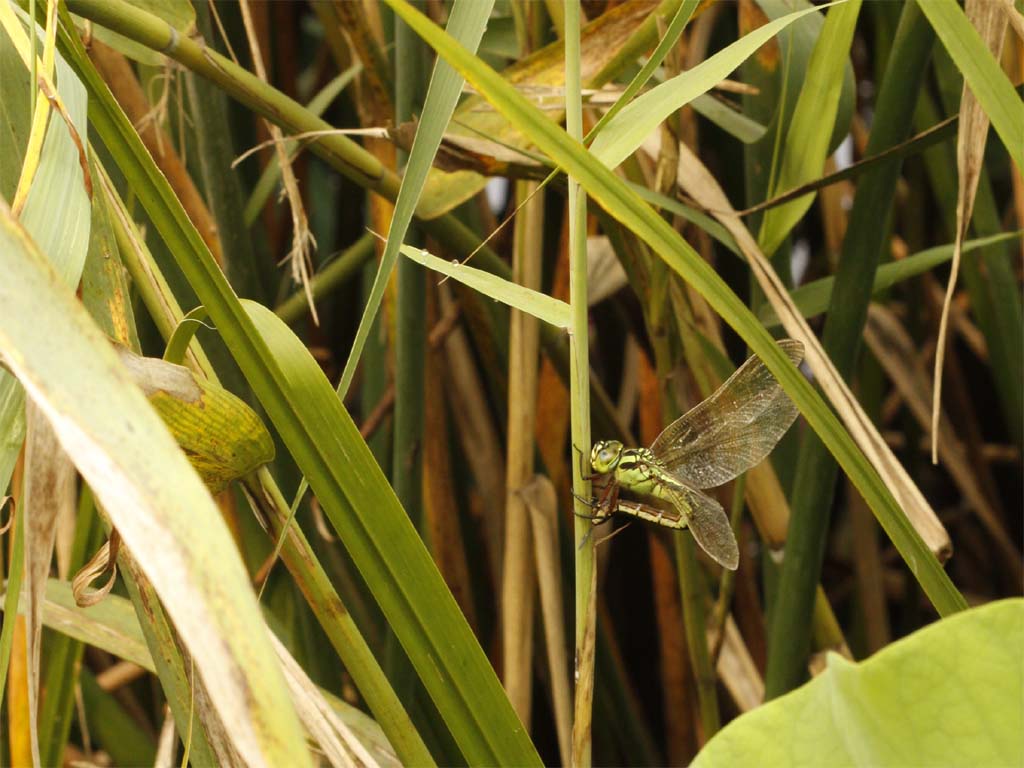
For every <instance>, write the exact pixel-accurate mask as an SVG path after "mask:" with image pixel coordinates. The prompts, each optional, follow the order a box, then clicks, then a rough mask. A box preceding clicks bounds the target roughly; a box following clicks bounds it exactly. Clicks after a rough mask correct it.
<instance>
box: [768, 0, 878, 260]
mask: <svg viewBox="0 0 1024 768" xmlns="http://www.w3.org/2000/svg"><path fill="white" fill-rule="evenodd" d="M860 6H861V3H860V0H847V1H846V2H844V3H841V4H840V5H837V6H836V7H834V8H832V9H831V10H830V11H829V12H828V16H827V17H826V18H825V24H824V26H823V27H822V30H821V34H820V36H819V37H818V40H817V42H816V43H815V45H814V51H813V52H812V53H811V60H810V63H809V65H808V67H807V74H806V77H805V78H804V81H803V85H802V87H801V88H800V96H799V97H798V98H797V102H796V108H795V109H794V110H793V117H792V119H791V120H790V123H789V129H788V130H787V131H786V138H785V143H784V144H783V146H782V163H781V167H780V168H779V173H778V176H777V177H776V178H775V182H774V184H773V185H772V189H771V193H770V195H769V196H774V195H777V194H778V193H779V192H781V191H783V190H787V189H792V188H793V187H797V186H800V185H801V184H804V183H806V182H808V181H811V180H813V179H814V178H816V177H817V176H819V175H821V172H822V168H823V166H824V164H825V156H826V154H827V153H828V145H829V140H830V139H831V137H832V133H833V126H834V125H835V122H836V114H837V112H838V111H839V96H840V93H841V92H842V88H843V75H844V74H845V73H846V67H847V63H848V61H849V56H850V44H851V43H852V42H853V31H854V28H855V27H856V25H857V17H858V15H859V12H860ZM813 201H814V195H813V194H810V195H804V196H803V197H800V198H798V199H796V200H792V201H790V202H788V203H786V204H784V205H780V206H777V207H775V208H770V209H769V210H768V211H767V212H766V213H765V215H764V218H763V219H762V220H761V233H760V237H758V244H759V245H760V246H761V250H762V251H763V252H764V255H765V256H766V257H768V258H771V255H772V254H773V253H775V250H776V249H777V248H778V247H779V245H781V243H782V241H783V240H785V238H786V235H788V234H789V232H790V230H792V228H793V227H794V226H795V225H796V223H797V222H798V221H800V219H801V218H802V217H803V215H804V214H805V213H806V212H807V209H808V208H810V207H811V203H812V202H813Z"/></svg>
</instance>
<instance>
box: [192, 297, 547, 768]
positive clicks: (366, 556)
mask: <svg viewBox="0 0 1024 768" xmlns="http://www.w3.org/2000/svg"><path fill="white" fill-rule="evenodd" d="M244 306H245V310H246V312H247V313H248V315H249V317H250V318H251V320H252V322H253V324H254V326H255V328H256V329H257V330H258V332H259V334H260V336H261V338H262V339H263V341H264V343H265V344H266V345H267V350H268V352H269V356H270V357H271V358H272V359H273V360H274V361H275V362H276V363H277V364H278V365H280V366H281V371H282V376H281V386H282V389H283V391H284V394H285V396H286V397H287V398H288V400H289V402H290V403H291V404H292V408H293V413H294V415H295V417H296V419H297V421H298V422H299V425H300V427H301V430H302V434H301V435H299V436H295V435H294V431H293V430H289V431H288V432H285V431H284V430H282V436H283V438H284V441H285V444H286V445H287V446H288V447H289V449H290V450H291V451H292V453H293V455H296V456H297V457H300V458H299V462H298V463H299V467H300V468H301V469H302V471H303V472H304V473H305V474H306V477H307V478H309V483H310V486H311V487H312V489H313V491H314V493H316V496H317V500H318V501H319V503H320V505H321V507H322V508H323V510H324V512H325V513H326V514H327V517H328V518H329V519H330V521H331V523H332V525H333V526H334V528H335V530H337V532H338V534H339V537H340V539H341V541H342V543H343V544H344V545H345V548H346V549H347V550H348V553H349V555H350V556H351V557H352V560H353V562H354V563H355V564H356V566H357V567H358V568H359V570H360V572H361V573H362V574H363V578H364V579H365V580H366V584H367V586H368V587H369V588H370V590H371V592H373V595H374V597H375V598H376V599H377V602H378V604H379V605H380V607H381V610H382V611H383V613H384V616H385V618H386V619H387V620H388V623H389V624H390V625H391V627H392V629H393V630H394V631H395V634H396V635H397V637H398V638H399V640H400V641H401V643H402V647H403V648H404V649H405V652H406V654H407V655H408V656H409V660H410V661H411V662H412V664H413V667H414V668H415V669H416V671H417V673H418V674H419V677H420V680H421V681H422V682H423V685H424V687H425V688H426V689H427V692H428V693H429V694H430V696H431V698H432V699H433V700H434V703H435V705H436V706H437V708H438V711H439V712H440V713H441V715H442V717H444V719H445V721H446V723H447V725H448V728H449V730H450V731H451V733H452V736H453V737H455V739H456V741H457V743H458V744H459V747H460V748H461V749H462V751H463V754H464V755H465V756H466V758H467V760H469V762H470V763H471V764H475V763H477V762H484V763H487V764H499V763H513V764H516V765H531V764H537V763H538V762H539V758H538V757H537V755H536V752H534V750H533V745H532V744H531V743H530V741H529V739H527V738H526V737H525V734H524V732H523V731H522V726H520V725H519V720H518V718H517V717H516V714H515V712H514V711H513V709H512V707H511V705H510V704H509V701H508V698H507V697H506V696H505V694H504V691H502V689H501V686H500V684H499V682H498V679H497V677H496V676H495V674H494V670H493V669H492V668H491V666H490V664H489V662H488V661H487V657H486V656H484V654H483V651H482V650H481V648H480V646H479V644H478V643H477V641H476V638H475V637H473V634H472V632H471V630H470V628H469V625H468V624H467V623H466V619H465V617H464V616H463V615H462V613H461V612H460V611H459V608H458V605H457V604H456V602H455V599H454V598H453V597H452V595H451V592H449V591H448V587H447V586H446V585H445V583H444V580H443V579H442V578H441V574H440V573H439V572H438V570H437V567H436V566H435V565H434V562H433V560H432V559H431V558H430V554H429V553H428V552H427V549H426V547H425V546H424V545H423V542H422V540H421V539H420V537H419V534H418V533H417V532H416V529H415V528H414V527H413V525H412V523H411V521H410V520H409V518H408V516H407V515H406V513H405V511H404V510H403V509H402V507H401V505H400V504H399V502H398V499H397V498H396V496H395V493H394V491H393V490H392V489H391V486H390V485H389V484H388V481H387V478H386V477H385V476H384V474H383V472H381V469H380V466H379V465H378V464H377V462H376V461H375V460H374V458H373V454H371V453H370V449H369V448H368V447H367V445H366V443H365V441H364V440H363V438H362V437H361V436H360V435H359V430H358V429H357V428H356V426H355V424H354V423H353V422H352V418H351V417H350V416H349V414H348V411H346V410H345V408H344V407H343V406H342V404H341V401H340V400H339V399H338V397H337V395H336V394H335V392H334V389H333V388H332V387H331V385H330V383H329V382H328V381H327V378H326V377H325V376H324V374H323V371H322V370H321V369H320V366H319V365H318V364H317V362H316V361H315V360H314V359H313V357H312V356H311V355H310V354H309V351H308V350H307V349H306V347H305V346H304V345H303V343H302V342H301V341H300V340H299V339H298V337H296V336H295V334H294V333H292V331H291V330H290V329H289V328H288V326H287V325H285V324H284V322H283V321H281V319H280V318H278V317H277V315H275V314H274V313H273V312H271V311H270V310H269V309H267V308H266V307H263V306H262V305H259V304H255V303H253V302H244ZM211 314H212V311H211ZM218 327H221V328H223V326H222V325H221V324H220V323H218ZM258 391H259V390H258V389H257V392H258ZM275 421H277V420H275ZM278 423H279V422H278ZM299 440H302V441H304V442H306V443H308V444H309V445H311V446H313V447H315V449H316V461H315V463H314V462H311V461H306V460H305V454H307V453H308V451H309V449H308V448H307V447H305V446H304V445H300V444H299V442H298V441H299ZM483 755H489V757H482V756H483ZM499 756H503V757H499Z"/></svg>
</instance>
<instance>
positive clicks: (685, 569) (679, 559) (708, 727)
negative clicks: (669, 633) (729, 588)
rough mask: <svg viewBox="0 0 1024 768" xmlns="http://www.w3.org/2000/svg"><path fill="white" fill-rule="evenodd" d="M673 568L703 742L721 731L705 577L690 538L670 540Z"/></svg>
mask: <svg viewBox="0 0 1024 768" xmlns="http://www.w3.org/2000/svg"><path fill="white" fill-rule="evenodd" d="M672 540H673V542H674V544H675V551H676V567H677V568H678V569H679V592H680V594H681V595H682V598H683V625H684V626H685V627H686V645H687V647H688V648H689V650H690V663H691V664H692V665H693V676H694V677H695V678H696V680H697V702H698V706H699V708H700V724H701V728H702V729H703V732H704V733H703V735H704V741H705V742H706V741H707V740H708V739H710V738H711V737H712V736H714V735H715V734H716V733H717V732H718V729H719V728H720V727H721V721H720V719H719V714H718V685H717V682H718V681H717V676H716V675H715V669H714V667H713V666H712V665H711V655H710V654H709V653H708V636H707V632H706V631H705V627H706V626H707V625H706V623H705V620H704V619H705V616H704V576H703V574H701V571H700V564H699V563H698V562H697V545H696V544H694V542H693V537H692V536H683V535H679V536H673V537H672Z"/></svg>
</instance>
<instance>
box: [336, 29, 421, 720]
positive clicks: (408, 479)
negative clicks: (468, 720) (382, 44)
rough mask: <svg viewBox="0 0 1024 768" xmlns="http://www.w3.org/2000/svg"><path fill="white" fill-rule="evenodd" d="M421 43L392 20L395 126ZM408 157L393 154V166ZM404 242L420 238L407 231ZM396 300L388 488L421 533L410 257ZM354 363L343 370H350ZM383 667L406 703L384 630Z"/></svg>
mask: <svg viewBox="0 0 1024 768" xmlns="http://www.w3.org/2000/svg"><path fill="white" fill-rule="evenodd" d="M422 45H423V44H422V43H421V42H420V40H419V38H418V37H417V36H416V34H415V33H414V32H413V31H412V30H411V29H409V27H408V26H407V25H406V24H405V23H404V22H402V21H399V20H398V19H396V20H395V124H396V125H401V124H402V123H403V122H405V121H407V120H411V119H412V115H413V110H414V107H415V104H416V103H417V101H418V99H419V96H420V94H421V93H422V89H421V88H420V83H421V81H422V75H423V58H422ZM407 157H408V155H407V154H406V153H405V152H403V151H402V150H398V151H397V152H396V156H395V160H396V163H397V165H398V166H400V167H401V166H404V164H405V162H406V160H407ZM405 239H406V242H409V243H416V242H418V241H419V235H418V233H417V232H416V230H415V228H412V227H410V229H409V230H408V231H407V233H406V238H405ZM396 284H397V288H398V290H397V295H396V301H395V422H394V424H395V428H394V443H393V453H392V459H391V472H392V476H391V484H392V487H394V489H395V495H396V496H398V500H399V501H400V502H401V504H402V507H403V508H404V509H405V510H406V512H407V513H408V514H409V517H410V518H411V520H412V522H413V525H415V526H416V527H417V528H419V529H420V531H421V532H422V525H423V454H422V447H423V407H424V403H423V370H424V366H425V364H426V343H427V338H426V333H427V331H426V326H427V319H426V310H427V307H426V292H425V289H426V283H425V280H424V275H423V269H422V268H421V267H420V266H419V265H418V264H415V263H413V262H412V261H410V260H409V259H399V260H398V265H397V268H396ZM354 365H355V362H354V360H353V361H352V362H350V363H347V364H346V366H354ZM387 637H388V639H387V667H386V668H387V669H388V671H389V673H390V674H391V676H392V678H391V679H392V680H393V681H394V684H395V689H396V691H397V693H398V695H399V697H400V698H402V699H403V700H408V697H409V695H410V694H411V693H412V691H413V690H415V687H416V676H415V673H414V672H413V669H412V665H411V664H409V662H408V661H406V660H405V653H404V651H402V650H401V649H400V648H399V645H398V639H397V637H396V636H395V634H394V632H392V631H391V630H390V629H389V630H388V636H387Z"/></svg>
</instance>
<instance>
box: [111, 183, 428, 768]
mask: <svg viewBox="0 0 1024 768" xmlns="http://www.w3.org/2000/svg"><path fill="white" fill-rule="evenodd" d="M99 178H100V181H101V189H102V190H103V192H104V195H105V196H109V202H110V204H111V206H112V207H113V208H114V209H115V215H114V217H113V219H114V224H115V232H116V233H117V236H118V238H119V241H120V243H121V247H122V251H123V254H124V257H125V258H124V261H125V263H126V264H127V266H128V270H129V272H130V273H131V275H132V277H133V279H134V281H135V285H136V287H137V289H138V290H139V291H140V293H141V294H142V295H143V297H144V302H145V303H146V307H147V309H148V310H149V311H150V314H151V315H152V316H153V317H154V318H155V320H156V324H157V325H158V327H159V328H160V330H161V333H163V334H164V336H165V337H169V340H168V344H167V349H168V353H170V354H172V355H174V356H175V357H180V353H179V352H178V351H177V348H178V347H179V341H180V340H181V339H183V337H184V335H185V333H183V331H191V330H193V329H194V324H191V325H183V324H181V320H182V313H181V309H180V308H179V307H178V306H177V303H176V302H175V301H174V298H173V296H170V295H169V293H167V289H166V286H162V287H161V280H160V278H161V275H160V272H159V270H158V268H157V266H156V265H155V264H154V263H153V258H152V256H150V255H148V254H146V253H144V252H143V251H142V250H141V247H142V243H141V241H139V240H138V239H137V233H135V232H134V229H133V230H132V231H131V232H129V231H128V229H127V228H128V227H129V226H130V222H128V221H127V218H126V216H127V212H126V210H125V209H124V206H123V203H121V201H120V199H119V198H118V197H117V194H116V192H115V191H114V190H113V188H112V186H111V185H110V182H109V179H107V177H106V174H105V173H102V172H101V173H100V174H99ZM300 297H301V298H302V300H303V302H305V297H304V296H303V295H302V294H301V293H300ZM199 309H200V310H201V312H197V311H196V310H193V312H190V313H189V317H193V318H195V319H197V320H199V319H202V317H205V309H204V308H202V307H200V308H199ZM175 321H176V322H178V323H179V325H178V329H177V330H175V331H174V335H171V332H170V329H171V328H172V325H171V323H172V322H175ZM188 335H189V336H190V337H192V336H193V334H191V333H189V334H188ZM176 339H177V340H176ZM189 350H190V352H191V353H192V354H193V355H194V360H195V361H196V362H195V367H196V369H197V370H198V371H201V372H202V373H204V374H205V375H206V376H207V378H208V379H209V380H210V381H211V382H212V383H217V375H216V373H215V372H214V371H213V368H212V366H211V365H210V363H209V361H208V360H207V359H206V356H205V355H204V354H203V353H202V348H201V347H200V346H199V345H198V343H197V342H195V340H194V337H193V342H192V343H191V346H190V347H189ZM246 482H247V486H251V487H249V492H250V496H251V498H253V499H254V500H255V502H256V507H257V509H258V510H259V511H260V516H261V523H262V524H263V525H264V526H265V527H266V528H267V530H268V531H269V533H270V535H271V536H272V538H274V539H278V538H281V537H282V531H283V530H284V529H285V521H286V520H288V519H290V515H289V509H288V507H287V504H286V502H285V500H284V497H283V496H282V494H281V491H280V490H279V489H278V487H277V484H276V483H275V482H274V479H273V477H272V476H271V475H270V471H269V470H268V469H267V467H262V468H261V469H260V470H259V471H258V482H253V479H252V478H250V479H248V480H247V481H246ZM281 557H282V560H283V561H284V563H285V565H286V566H287V567H288V569H289V571H290V572H291V573H292V575H293V578H294V579H295V582H296V585H297V586H298V588H299V589H300V590H301V591H302V593H303V596H304V597H305V598H306V600H307V602H308V603H309V606H310V608H311V609H312V611H313V613H314V614H315V615H316V617H317V619H318V620H319V621H320V624H321V626H322V627H323V630H324V632H325V634H326V635H327V637H328V639H329V641H330V642H331V644H332V646H333V647H334V649H335V651H336V652H337V653H338V656H339V658H340V659H341V660H342V662H343V664H344V665H345V669H346V670H347V671H348V673H349V674H350V675H351V676H352V679H353V681H354V682H355V684H356V687H357V688H358V689H359V692H360V694H361V695H362V696H363V698H364V699H365V701H366V703H367V705H368V706H369V708H370V711H371V712H373V714H374V716H375V717H376V718H377V722H378V723H380V725H381V728H382V729H383V730H384V732H385V733H386V734H387V737H388V738H389V739H390V741H391V743H392V744H393V745H394V748H395V750H396V751H397V753H398V754H399V755H400V756H401V758H402V760H403V761H404V762H405V763H407V764H414V765H429V764H430V763H431V756H430V753H429V752H428V751H427V749H426V747H425V746H424V744H423V742H422V740H421V739H420V737H419V735H418V734H417V732H416V730H415V728H414V727H413V725H412V723H411V721H410V720H409V717H408V715H407V714H406V712H405V710H404V708H403V707H402V705H401V703H400V702H399V700H398V697H397V696H396V695H395V693H394V691H393V690H392V688H391V686H390V684H389V683H388V681H387V679H386V677H385V676H384V673H383V670H381V668H380V666H379V665H378V664H377V662H376V660H375V659H374V658H373V655H372V653H371V651H370V648H369V646H368V644H367V641H366V640H365V639H364V638H363V637H362V635H361V634H360V633H359V631H358V628H357V626H356V624H355V622H354V621H353V616H352V613H350V610H351V608H350V607H349V606H346V605H344V604H343V603H342V602H341V599H340V598H339V597H338V594H337V592H336V591H335V590H334V587H333V586H332V585H331V584H330V582H329V580H328V578H327V575H326V574H325V573H324V570H323V568H322V567H321V566H320V564H319V562H317V559H316V556H315V554H314V553H313V551H312V548H311V546H310V544H309V542H308V541H307V539H306V537H305V536H304V535H303V533H302V530H301V529H300V528H299V527H298V526H297V525H292V526H288V528H287V535H285V536H283V538H281ZM149 631H150V632H151V630H149ZM150 644H151V645H153V641H152V640H151V641H150ZM153 655H154V658H157V659H161V658H162V656H161V655H160V654H157V653H154V654H153ZM161 673H162V674H161V679H163V677H164V675H165V674H166V672H164V671H163V670H161ZM173 704H174V701H173V699H172V706H173ZM176 715H177V712H176ZM178 722H179V723H180V722H182V721H181V720H180V719H179V721H178ZM192 750H193V754H196V750H197V744H196V743H195V741H194V742H193V745H192ZM201 754H204V753H203V752H200V753H199V754H196V757H197V759H198V757H199V755H201Z"/></svg>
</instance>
